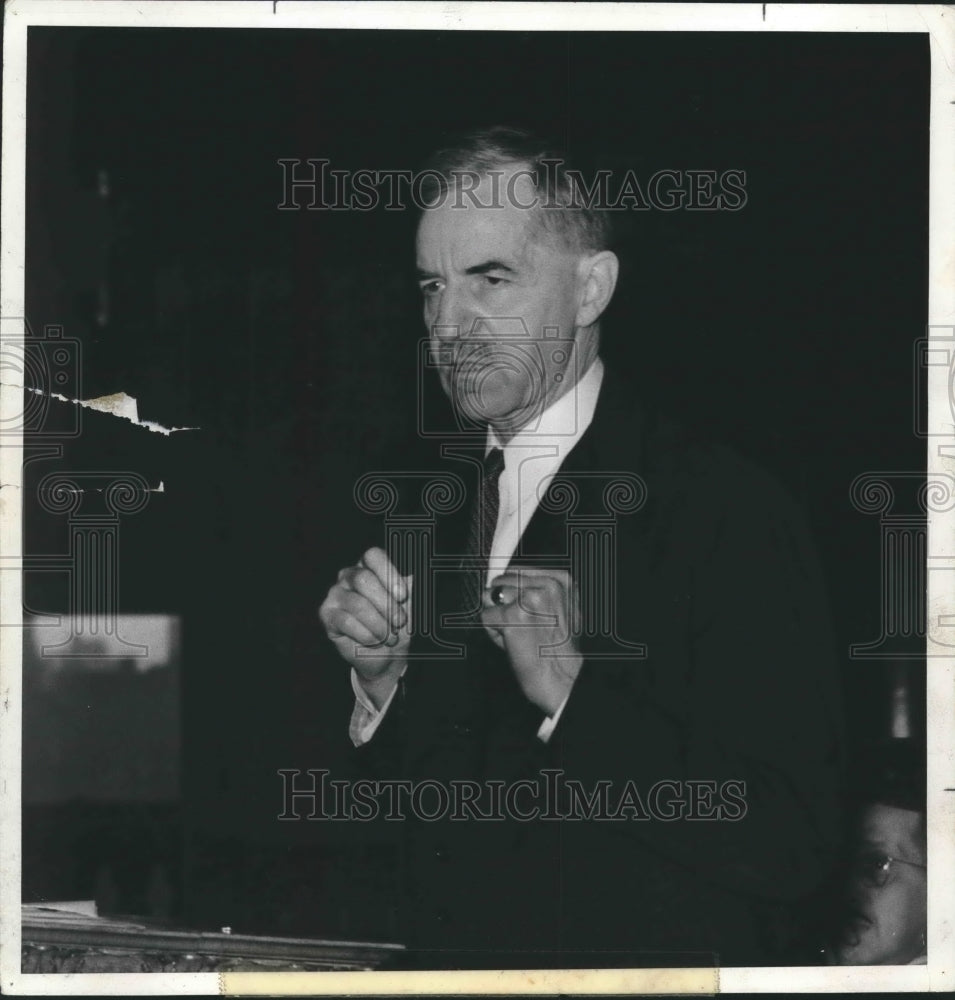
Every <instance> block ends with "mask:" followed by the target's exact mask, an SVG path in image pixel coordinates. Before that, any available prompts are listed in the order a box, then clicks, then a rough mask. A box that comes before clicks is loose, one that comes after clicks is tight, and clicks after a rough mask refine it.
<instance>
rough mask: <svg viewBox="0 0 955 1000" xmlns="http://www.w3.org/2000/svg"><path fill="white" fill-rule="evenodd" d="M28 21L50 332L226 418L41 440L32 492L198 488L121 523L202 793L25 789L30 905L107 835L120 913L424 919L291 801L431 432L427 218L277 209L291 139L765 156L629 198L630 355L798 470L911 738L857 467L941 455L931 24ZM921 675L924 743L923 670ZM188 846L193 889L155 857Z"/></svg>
mask: <svg viewBox="0 0 955 1000" xmlns="http://www.w3.org/2000/svg"><path fill="white" fill-rule="evenodd" d="M29 46H30V47H29V66H28V120H29V129H28V149H27V156H28V161H27V166H28V173H27V178H28V179H27V224H28V225H27V233H28V235H27V265H28V269H27V312H28V320H29V322H30V325H31V328H32V331H33V333H34V334H35V335H37V336H39V335H41V333H42V331H43V329H44V327H45V326H46V325H48V324H60V325H62V326H63V327H64V332H65V334H66V335H67V336H70V337H74V338H77V339H78V340H79V341H80V342H81V347H82V363H81V369H80V373H79V375H80V377H79V378H78V382H77V386H78V388H77V393H78V394H81V395H82V397H83V398H91V397H94V396H98V395H102V394H106V393H112V392H116V391H119V390H123V391H125V392H127V393H128V394H129V395H131V396H134V397H136V398H137V400H138V401H139V413H140V416H141V417H143V418H145V419H151V420H156V421H158V422H160V423H162V424H163V425H165V426H167V427H169V426H185V427H194V428H199V429H198V430H194V431H189V432H180V433H177V434H174V435H173V436H172V437H169V438H166V437H163V436H161V435H158V434H151V433H149V432H148V431H146V430H143V429H141V428H136V427H133V426H132V425H131V424H127V423H125V422H121V421H117V420H115V419H113V418H110V417H105V416H100V415H98V414H92V413H88V412H85V411H84V415H83V420H84V423H83V432H82V434H81V435H80V436H79V437H77V438H75V439H72V440H68V441H66V442H65V443H64V446H63V453H62V455H61V457H60V458H57V459H54V458H38V459H37V460H36V461H35V462H32V463H31V465H30V466H29V468H28V476H27V482H28V485H29V483H30V482H31V481H34V480H31V476H40V475H42V474H44V473H45V472H47V471H50V470H51V469H53V468H57V467H66V468H75V469H88V470H101V469H132V470H135V471H138V472H140V473H141V474H143V475H145V476H146V477H147V479H149V480H150V482H152V483H157V482H158V481H160V480H161V481H162V482H163V484H164V489H165V492H164V493H162V494H153V495H152V498H151V500H150V503H149V505H148V507H147V509H146V510H144V511H143V512H142V513H140V514H138V515H135V516H131V517H129V518H127V519H125V520H124V522H123V524H122V528H121V531H122V550H121V588H120V593H119V601H120V606H121V609H122V610H123V611H126V612H149V613H157V612H164V613H168V614H172V615H177V616H180V617H181V619H182V623H183V632H182V636H183V645H182V658H181V671H182V677H181V683H180V685H179V689H180V690H181V692H182V700H181V713H182V716H181V723H182V749H181V760H180V766H181V775H182V781H181V796H180V798H179V799H178V800H176V801H168V802H164V803H162V804H158V805H157V804H153V805H152V806H149V807H148V808H147V807H145V806H142V805H140V806H136V807H133V806H131V805H130V804H129V802H124V801H123V800H122V799H121V798H120V799H118V800H116V801H112V802H109V803H97V802H88V801H78V800H70V801H65V802H62V803H58V804H54V805H46V806H43V807H42V808H41V807H39V806H37V807H35V808H32V809H31V808H30V807H29V806H28V807H27V808H26V809H25V813H24V891H25V896H26V897H27V898H31V899H38V898H47V899H49V898H68V897H76V896H86V897H88V896H90V895H93V894H95V893H96V891H97V890H96V886H95V885H92V883H91V876H90V871H91V865H92V861H91V858H93V857H94V856H96V857H101V856H105V857H107V858H116V859H122V862H120V861H119V860H117V862H116V867H117V870H116V871H115V872H114V873H113V878H114V882H115V886H116V887H115V891H113V892H112V893H111V896H110V899H109V900H108V901H106V905H105V908H106V909H117V910H120V911H123V910H125V911H127V912H130V911H132V912H140V913H146V912H152V913H153V915H154V916H160V917H163V916H164V917H168V918H169V919H174V920H177V921H179V922H189V923H195V924H201V925H204V926H220V925H226V924H228V925H230V926H232V927H233V928H234V929H236V930H237V931H238V930H245V931H260V932H266V933H268V932H272V933H281V932H295V933H310V934H321V933H325V934H334V935H341V936H351V937H355V936H360V935H365V936H377V937H384V938H392V939H395V938H397V939H399V940H400V936H401V932H400V928H399V927H397V926H396V925H395V920H394V914H393V909H392V906H391V888H392V877H393V873H394V865H393V860H392V858H391V855H390V854H389V850H390V848H389V846H388V844H387V843H386V842H385V841H384V840H383V839H382V835H381V833H380V832H379V831H375V830H371V829H368V828H365V829H363V828H359V827H356V826H348V827H346V826H344V825H342V824H324V825H323V824H315V823H312V824H309V823H306V822H304V821H303V822H299V823H280V822H278V821H277V820H276V816H277V814H278V813H279V812H280V811H281V808H282V786H281V783H280V781H279V779H278V777H277V774H276V771H277V769H278V768H283V767H285V768H288V767H301V768H305V767H327V768H329V769H331V770H332V771H334V770H336V767H337V765H336V761H338V760H341V759H342V758H341V754H343V753H344V752H345V751H346V748H347V738H346V728H347V719H348V713H349V711H350V700H351V695H350V690H349V688H348V683H347V672H346V671H345V669H344V668H343V666H342V665H341V664H340V663H339V662H336V659H335V657H334V655H333V654H332V652H331V650H330V647H328V646H327V645H326V644H325V642H324V640H323V639H322V636H321V633H320V630H319V626H318V623H317V621H316V619H315V608H316V606H317V605H318V604H319V603H320V601H321V600H322V598H323V597H324V594H325V592H326V591H327V589H328V587H329V586H330V584H331V582H332V581H333V580H334V577H335V573H336V571H337V570H338V568H340V567H341V566H343V565H345V564H348V563H351V562H353V561H354V560H355V559H356V557H357V555H358V554H359V553H360V552H361V551H362V550H363V549H365V548H367V547H368V546H369V545H371V544H378V543H380V542H381V540H382V538H383V535H382V528H381V525H380V523H376V522H375V521H374V520H373V519H371V518H368V517H363V516H361V515H360V514H359V513H358V512H357V510H356V509H355V506H354V503H353V501H352V496H351V486H352V483H353V482H354V480H355V479H356V478H357V477H358V476H359V475H360V474H362V473H364V472H367V471H369V470H373V469H377V468H389V467H393V468H398V467H401V466H402V465H403V464H406V463H416V462H418V461H420V460H422V457H423V455H424V454H425V453H424V452H423V451H422V449H421V445H420V443H419V442H418V441H417V439H416V433H415V430H416V425H415V385H416V370H417V344H418V341H419V339H420V338H421V337H422V336H423V335H424V332H425V331H424V327H423V324H422V323H421V320H420V307H419V303H418V293H417V290H416V287H415V283H414V280H413V271H412V268H413V244H412V241H413V233H414V224H415V219H414V217H413V215H412V213H410V212H385V211H383V210H376V211H372V212H340V213H332V212H315V211H312V212H309V211H305V210H304V209H303V210H301V211H279V210H278V209H277V206H278V204H279V203H280V202H281V201H282V198H283V188H282V172H281V170H280V168H279V166H278V163H277V161H278V160H279V159H280V158H296V157H297V158H302V159H304V158H307V157H320V158H325V159H328V160H330V161H331V165H332V167H334V168H337V169H357V168H370V169H414V168H415V167H416V166H417V165H418V164H419V163H420V161H421V159H422V158H423V156H424V155H425V154H426V153H427V152H428V151H429V150H430V149H431V148H433V146H434V145H435V144H436V143H437V142H438V141H439V140H440V138H441V133H442V132H443V130H446V129H449V128H450V129H458V128H464V127H468V126H474V125H490V124H495V123H517V124H528V125H530V126H532V127H534V128H537V129H540V130H543V131H545V132H549V133H551V134H553V135H554V136H556V137H557V138H558V139H559V140H560V141H562V142H564V143H565V144H566V145H567V146H568V147H569V149H570V151H571V153H572V154H574V153H576V154H579V155H583V156H584V157H585V158H587V157H592V158H593V159H594V160H596V161H597V162H600V163H601V165H607V166H610V167H612V168H615V169H617V170H626V169H627V168H633V170H634V171H635V172H636V174H637V176H638V177H640V178H641V180H644V179H646V178H649V176H650V175H651V174H653V173H654V172H655V171H656V170H659V169H664V168H669V169H677V170H680V169H712V170H717V171H723V170H727V169H741V170H744V171H745V172H746V177H747V183H746V190H747V195H748V201H747V203H746V205H745V207H744V208H743V209H742V210H740V211H738V212H689V211H682V210H680V211H675V212H670V213H663V212H658V211H651V212H644V213H638V214H634V215H633V216H631V217H629V218H628V219H627V220H626V223H627V224H626V226H625V227H624V232H623V237H622V240H623V242H622V244H621V248H620V249H621V255H622V257H623V261H624V269H623V276H622V279H621V283H620V285H619V287H618V292H617V296H616V299H615V301H614V303H613V305H612V307H611V311H610V314H609V315H608V318H607V321H606V324H605V333H604V336H605V348H604V351H603V353H604V355H605V357H606V359H607V362H608V364H613V365H615V366H616V367H617V368H618V369H620V370H622V371H623V372H625V374H626V376H627V378H628V379H630V380H631V381H632V384H633V386H634V392H635V393H637V394H640V395H642V396H644V397H645V398H647V399H648V400H650V401H652V402H654V403H657V404H660V405H662V406H664V407H666V408H667V409H669V410H670V411H672V412H673V413H675V414H676V415H679V416H682V417H683V418H684V419H686V420H687V421H688V422H699V423H702V424H704V425H706V426H707V427H708V428H709V429H710V430H711V431H712V432H713V433H714V434H715V435H716V436H717V437H720V438H723V439H724V440H726V441H728V442H730V443H732V444H733V445H734V446H735V447H737V448H738V449H739V450H740V451H742V452H743V453H745V454H747V455H749V456H751V457H752V458H753V459H754V460H756V461H758V462H759V463H760V464H762V465H763V466H765V467H767V468H769V469H771V470H772V471H773V472H774V473H775V474H776V475H777V476H778V477H779V478H780V479H781V480H782V481H783V482H784V483H785V484H786V485H787V486H788V487H789V489H790V490H791V492H792V493H793V494H794V495H795V496H796V497H797V498H798V499H799V500H800V502H801V503H802V505H803V506H804V508H805V510H806V512H807V514H808V517H809V519H810V522H811V525H812V528H813V530H814V532H815V536H816V538H817V541H818V544H819V548H820V551H821V553H822V556H823V558H824V563H825V568H826V571H827V575H828V582H829V586H830V590H831V598H832V606H833V613H834V618H835V626H836V639H837V643H838V649H837V652H838V653H839V655H840V658H841V661H842V663H843V668H844V681H845V689H846V695H847V704H848V712H849V715H848V731H849V735H850V741H851V744H852V745H853V746H855V747H858V746H861V745H862V743H863V741H864V740H866V739H868V738H872V737H876V736H883V735H887V734H888V730H887V727H888V719H889V709H888V690H889V686H890V684H891V683H892V676H893V674H892V665H891V664H886V663H885V662H879V661H876V660H850V657H849V654H848V648H849V646H850V644H852V643H864V642H868V641H871V640H874V639H876V638H877V637H878V636H879V634H880V630H881V625H880V603H879V602H880V597H879V585H880V542H879V530H880V529H879V523H878V518H877V517H872V516H864V515H862V514H860V513H859V512H857V511H856V510H855V509H854V508H853V506H852V504H851V503H850V500H849V485H850V483H851V482H852V480H853V479H854V478H855V477H856V476H857V475H858V474H860V473H862V472H866V471H877V470H881V471H884V470H906V471H914V472H917V471H919V470H924V462H925V458H924V451H925V448H924V441H923V440H921V439H919V438H918V437H917V436H916V434H915V433H914V429H913V428H914V423H915V410H916V406H915V402H914V399H913V395H914V390H913V361H912V359H913V347H914V344H915V342H916V341H917V340H918V339H919V338H920V337H922V336H924V331H925V325H926V322H927V315H926V311H927V232H928V134H929V133H928V115H929V91H928V83H929V50H928V40H927V37H926V36H925V35H919V36H915V35H912V36H907V35H898V34H893V35H879V36H876V35H819V34H792V35H782V34H773V35H762V36H756V35H753V34H745V35H744V34H739V35H736V34H710V33H707V34H702V33H701V34H698V35H694V34H649V33H639V34H635V33H621V34H615V35H609V34H603V33H594V34H590V33H575V34H564V33H542V34H527V33H520V32H513V33H510V32H500V33H444V32H371V31H369V32H348V31H308V32H305V31H259V32H255V31H244V30H221V31H220V30H189V31H185V30H176V29H169V30H129V29H97V30H92V29H59V28H31V29H30V36H29ZM914 374H915V379H916V384H917V381H918V379H920V378H921V375H920V373H917V372H915V373H914ZM438 403H439V397H438V396H437V395H436V392H435V387H434V386H431V387H430V388H429V389H428V405H429V406H430V405H433V404H438ZM29 495H30V494H29V492H28V493H27V496H28V497H29ZM904 502H905V503H910V500H909V498H905V499H904ZM911 503H912V505H913V507H914V501H911ZM62 522H63V519H62V518H60V519H59V520H58V519H57V518H55V517H53V516H51V515H49V514H41V513H39V511H38V510H37V509H33V508H31V507H30V505H29V502H28V511H27V529H26V530H27V535H26V551H27V552H28V553H31V552H50V551H61V550H62V549H63V548H64V546H65V545H66V541H65V539H66V529H65V526H64V524H63V523H62ZM26 583H27V603H28V605H29V606H30V607H32V608H34V609H42V610H56V609H62V608H63V607H64V606H65V605H64V601H65V600H66V597H65V589H63V587H62V581H61V583H56V582H55V581H53V580H52V579H51V577H50V576H49V575H45V574H32V575H31V574H29V573H28V574H27V581H26ZM58 588H59V589H58ZM767 666H768V668H770V669H771V665H769V664H768V665H767ZM908 676H909V679H910V681H912V682H913V683H914V689H913V690H914V697H915V705H916V712H915V716H916V718H915V728H916V736H917V737H919V738H924V733H923V731H922V729H921V728H920V727H922V726H924V672H923V665H922V664H920V663H919V662H918V661H917V660H916V661H912V662H911V663H910V664H909V672H908ZM29 721H30V715H29V706H26V718H25V724H29ZM149 724H150V720H149V716H148V714H147V715H145V716H139V717H137V722H136V725H145V726H148V725H149ZM50 738H51V739H52V738H54V734H50ZM170 752H173V748H170ZM24 780H25V782H28V781H29V780H30V776H29V775H26V774H25V776H24ZM157 857H159V858H160V859H161V863H162V866H163V871H164V878H165V880H166V886H167V888H166V889H164V891H163V892H161V893H157V892H155V891H150V890H149V887H148V886H147V885H146V884H145V876H144V875H143V870H144V869H146V868H148V867H149V866H150V865H151V864H152V863H153V862H154V861H155V859H156V858H157ZM120 869H122V870H120ZM157 899H158V901H157ZM103 903H104V901H103V900H101V905H102V904H103Z"/></svg>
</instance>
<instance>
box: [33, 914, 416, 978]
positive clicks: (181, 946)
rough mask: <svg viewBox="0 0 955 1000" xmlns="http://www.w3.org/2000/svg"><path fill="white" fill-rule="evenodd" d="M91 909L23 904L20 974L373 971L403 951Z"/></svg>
mask: <svg viewBox="0 0 955 1000" xmlns="http://www.w3.org/2000/svg"><path fill="white" fill-rule="evenodd" d="M66 907H68V908H66ZM94 910H95V908H94V907H93V905H92V904H50V905H48V906H44V905H37V904H32V905H25V906H24V907H23V909H22V915H23V916H22V962H21V971H22V972H23V973H31V972H61V973H62V972H70V973H76V972H80V973H82V972H256V971H273V972H274V971H283V972H313V971H321V970H344V971H355V970H368V969H377V968H379V967H381V966H384V965H386V964H388V963H389V962H390V961H392V960H393V959H394V958H396V957H397V956H398V955H399V954H400V953H401V952H403V951H404V947H403V946H402V945H399V944H379V943H370V942H358V941H327V940H319V939H312V938H279V937H258V936H253V935H250V934H231V933H228V932H220V933H206V932H201V931H185V930H174V929H171V928H165V927H157V926H150V925H149V924H147V923H139V922H137V921H136V920H135V918H133V919H131V920H119V919H115V918H105V917H98V916H96V915H95V912H94Z"/></svg>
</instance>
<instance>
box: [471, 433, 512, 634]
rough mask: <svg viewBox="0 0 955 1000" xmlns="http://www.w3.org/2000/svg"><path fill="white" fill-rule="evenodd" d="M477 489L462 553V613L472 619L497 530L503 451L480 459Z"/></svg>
mask: <svg viewBox="0 0 955 1000" xmlns="http://www.w3.org/2000/svg"><path fill="white" fill-rule="evenodd" d="M483 466H484V471H483V473H482V475H481V488H480V490H479V491H478V495H477V498H476V503H474V504H472V505H471V520H470V524H469V526H468V541H467V547H466V548H465V550H464V561H463V568H464V585H463V588H462V610H463V611H464V612H465V613H469V614H471V615H472V616H473V618H474V619H475V620H477V617H478V616H479V615H480V612H481V594H482V592H483V591H484V579H485V577H486V575H487V565H488V559H489V558H490V555H491V544H492V543H493V541H494V530H495V528H496V527H497V514H498V509H499V508H500V497H499V494H498V481H499V480H500V478H501V473H502V472H503V471H504V452H503V451H501V449H500V448H494V449H492V450H491V451H490V452H489V453H488V455H487V457H486V458H485V459H484V463H483Z"/></svg>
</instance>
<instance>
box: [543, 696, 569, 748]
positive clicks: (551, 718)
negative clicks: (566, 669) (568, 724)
mask: <svg viewBox="0 0 955 1000" xmlns="http://www.w3.org/2000/svg"><path fill="white" fill-rule="evenodd" d="M569 699H570V693H569V692H568V694H567V697H566V698H564V700H563V701H562V702H561V703H560V707H559V708H558V709H557V711H556V712H554V714H553V715H548V716H547V718H546V719H544V721H543V722H542V723H541V724H540V729H538V730H537V738H538V739H539V740H542V741H543V742H544V743H546V742H547V741H548V740H549V739H550V737H551V734H552V733H553V732H554V730H555V729H556V728H557V723H558V722H559V721H560V717H561V714H562V713H563V711H564V709H565V708H566V707H567V702H568V700H569Z"/></svg>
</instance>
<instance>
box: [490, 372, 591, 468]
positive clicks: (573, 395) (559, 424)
mask: <svg viewBox="0 0 955 1000" xmlns="http://www.w3.org/2000/svg"><path fill="white" fill-rule="evenodd" d="M603 376H604V365H603V362H602V361H601V360H600V358H595V359H594V361H593V364H591V366H590V367H589V368H588V369H587V371H586V372H584V375H583V377H582V378H581V379H580V381H579V382H577V384H576V385H575V386H574V387H573V388H572V389H570V390H569V391H567V392H565V393H564V394H563V396H561V397H560V398H559V399H556V400H555V401H554V402H553V403H551V405H550V406H548V407H547V409H546V410H544V412H543V413H542V414H541V415H540V418H539V419H538V420H537V421H536V422H534V423H533V424H531V425H528V426H526V427H524V428H522V429H521V430H519V431H518V432H517V433H516V434H515V435H514V436H513V437H512V438H511V440H510V441H508V443H507V444H506V445H504V444H501V441H500V439H499V438H498V436H497V434H495V432H494V429H493V428H492V427H490V426H489V427H488V429H487V446H486V449H485V454H487V453H489V452H490V451H491V450H492V449H494V448H501V449H503V451H504V461H505V464H506V463H507V454H508V451H509V450H510V449H512V448H514V447H515V446H517V447H520V448H521V450H522V451H524V452H525V454H526V449H527V448H530V447H554V446H555V445H556V447H557V448H558V450H559V454H560V455H561V456H563V455H565V454H566V453H567V452H569V451H570V449H571V448H573V446H574V445H575V444H576V443H577V442H578V441H579V440H580V438H581V437H582V436H583V433H584V431H585V430H586V429H587V428H588V427H589V426H590V422H591V420H593V416H594V410H595V409H596V407H597V397H598V395H599V394H600V386H601V384H602V382H603Z"/></svg>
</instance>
